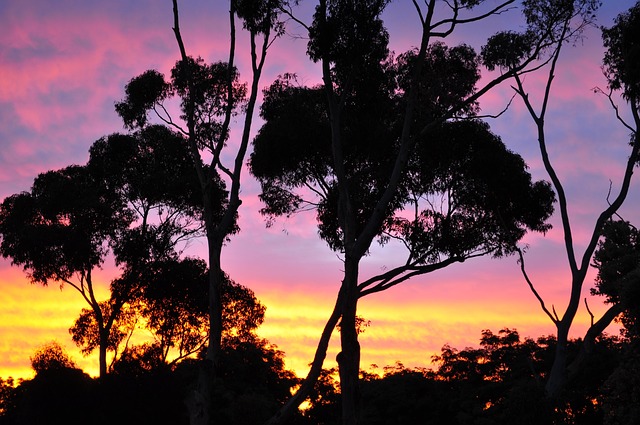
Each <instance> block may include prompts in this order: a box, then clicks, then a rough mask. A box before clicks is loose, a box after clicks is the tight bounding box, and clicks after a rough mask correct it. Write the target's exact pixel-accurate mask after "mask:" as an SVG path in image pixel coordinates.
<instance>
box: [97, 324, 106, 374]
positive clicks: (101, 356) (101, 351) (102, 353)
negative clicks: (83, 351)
mask: <svg viewBox="0 0 640 425" xmlns="http://www.w3.org/2000/svg"><path fill="white" fill-rule="evenodd" d="M99 332H100V346H99V347H98V362H99V365H100V366H99V367H100V379H102V378H104V377H105V376H107V347H108V345H109V332H105V329H103V328H102V327H101V328H100V330H99Z"/></svg>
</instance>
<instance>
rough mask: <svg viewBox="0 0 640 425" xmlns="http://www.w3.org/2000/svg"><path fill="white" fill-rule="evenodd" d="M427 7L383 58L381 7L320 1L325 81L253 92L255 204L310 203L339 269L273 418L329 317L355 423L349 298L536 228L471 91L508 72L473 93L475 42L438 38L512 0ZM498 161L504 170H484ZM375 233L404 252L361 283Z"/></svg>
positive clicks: (535, 213)
mask: <svg viewBox="0 0 640 425" xmlns="http://www.w3.org/2000/svg"><path fill="white" fill-rule="evenodd" d="M435 3H436V2H434V1H430V2H427V5H426V8H424V10H423V9H421V7H420V5H418V3H417V2H414V5H415V6H416V9H417V11H418V18H419V19H420V22H421V24H422V29H423V32H422V37H421V41H420V43H419V44H420V47H419V48H417V49H412V50H410V51H408V52H406V53H404V54H402V55H400V56H398V58H395V59H394V58H392V57H391V56H390V55H389V51H388V47H387V43H388V34H387V32H386V29H385V28H384V25H383V23H382V20H381V18H380V16H381V14H382V12H383V9H384V7H385V6H386V5H387V2H385V1H376V0H370V1H365V2H353V1H324V0H322V1H320V2H319V4H318V6H317V7H316V12H315V15H314V20H313V23H312V24H311V25H309V26H308V31H309V36H310V41H309V44H308V53H309V56H310V57H311V59H312V60H314V61H316V62H319V63H320V64H321V67H322V75H323V84H322V85H319V86H317V87H303V86H299V85H298V84H297V82H296V80H295V78H294V76H292V74H287V75H284V76H282V77H281V78H280V79H279V80H278V81H276V82H275V83H274V84H272V85H271V86H270V87H269V88H268V89H267V90H265V99H264V103H263V105H262V108H261V114H262V117H263V118H264V120H265V125H264V126H263V127H262V128H261V129H260V131H259V133H258V135H257V137H256V138H255V140H254V152H253V154H252V156H251V163H250V165H251V171H252V173H253V174H254V175H255V176H256V177H257V178H258V179H259V180H260V182H261V185H262V194H261V198H262V200H263V201H264V202H265V205H266V206H265V208H264V210H263V212H264V213H265V214H266V215H267V216H268V217H269V220H270V221H269V222H271V221H272V219H273V217H275V216H279V215H287V214H292V213H295V212H299V211H304V210H308V209H314V210H315V211H316V213H317V218H318V223H319V225H318V230H319V234H320V236H321V237H322V238H323V239H324V240H325V241H326V242H327V244H328V245H329V247H330V248H331V249H333V250H335V251H337V252H340V253H341V254H342V261H343V270H344V277H343V280H342V284H341V287H340V291H339V293H338V296H337V300H336V305H335V309H334V311H333V313H332V315H331V318H330V319H329V321H328V323H327V325H326V326H325V328H324V331H323V334H322V336H321V340H320V342H319V345H318V349H317V351H316V356H315V358H314V362H313V364H312V367H311V370H310V372H309V375H308V377H307V379H306V380H305V382H304V383H303V384H302V386H301V389H300V390H299V392H298V393H297V394H296V396H295V397H294V398H292V400H291V401H290V402H289V403H287V405H286V406H285V407H284V408H283V410H282V412H280V414H279V415H278V416H276V417H274V418H273V420H272V422H271V423H279V422H280V421H283V420H285V419H286V416H287V413H288V412H291V411H292V409H293V408H294V407H295V406H297V405H298V404H299V403H301V402H302V401H303V400H304V398H305V397H306V394H308V392H309V391H311V389H312V387H313V382H314V381H315V379H316V378H317V377H318V376H319V374H320V371H321V366H322V362H323V360H324V356H325V354H326V347H327V345H328V341H329V338H330V336H331V333H332V330H333V328H334V327H335V326H336V324H337V323H338V320H339V321H340V323H341V332H340V338H341V348H342V351H341V353H340V354H339V356H338V363H339V366H340V368H339V369H340V385H341V394H342V408H343V417H342V421H343V423H344V424H352V423H357V421H358V413H357V410H358V409H357V404H358V400H359V395H358V394H359V392H358V373H359V362H360V360H359V359H360V346H359V343H358V337H357V327H356V317H357V316H356V313H357V304H358V300H359V299H360V298H361V297H363V296H365V295H367V294H370V293H374V292H380V291H383V290H385V289H387V288H389V287H392V286H394V285H397V284H399V283H401V282H403V281H405V280H407V279H409V278H410V277H412V276H415V275H418V274H423V273H428V272H431V271H434V270H438V269H440V268H443V267H446V266H447V265H449V264H452V263H455V262H460V261H464V260H466V259H468V258H472V257H476V256H480V255H494V256H496V257H499V256H502V255H505V254H509V253H512V252H514V249H515V244H516V242H517V241H518V240H519V239H520V238H521V237H522V236H523V235H524V233H525V231H526V230H527V229H531V230H536V231H545V230H546V229H547V226H546V225H545V224H544V220H545V219H546V218H547V217H548V216H549V215H550V213H551V211H552V199H553V197H552V194H551V191H550V189H549V187H548V185H547V184H545V183H542V182H538V183H532V182H531V178H530V176H529V175H528V173H527V172H526V170H525V164H524V162H523V161H522V159H521V158H520V157H519V156H517V155H515V154H513V153H511V152H509V151H507V150H506V149H505V148H504V145H503V144H502V143H501V142H500V141H499V139H498V138H497V137H496V136H495V135H493V134H491V132H490V131H489V129H488V126H487V125H486V124H483V123H482V122H480V121H479V120H478V119H476V118H477V117H476V114H477V111H478V100H479V98H480V97H481V96H482V95H483V94H485V93H486V92H487V91H489V90H490V89H491V88H492V87H494V86H495V85H497V84H498V83H499V82H501V81H504V80H505V79H507V78H508V77H509V73H506V74H503V75H500V76H498V77H497V78H496V79H495V80H493V81H490V82H488V83H487V84H486V85H484V86H482V87H480V88H476V84H477V83H478V80H479V77H480V70H479V68H478V57H477V55H476V53H475V52H474V51H473V49H472V48H471V47H469V46H466V45H460V46H456V47H447V46H446V45H445V44H443V43H441V42H440V41H439V40H438V39H439V38H444V37H446V36H447V35H449V34H450V33H451V32H453V31H454V30H455V29H456V28H457V27H458V26H459V25H462V24H465V23H470V22H476V21H480V20H482V19H484V18H486V17H488V16H491V15H493V14H497V13H501V12H503V11H504V10H505V9H507V8H508V5H509V4H510V3H512V2H504V3H500V4H499V5H497V6H496V7H495V8H493V9H487V10H485V11H484V12H480V13H477V14H476V15H473V13H474V12H471V11H470V9H471V8H472V7H474V6H477V5H478V4H477V2H455V3H454V4H452V5H450V6H451V13H452V14H451V18H448V19H444V20H442V21H437V20H436V19H435V18H434V12H435V7H436V5H435ZM460 13H464V14H466V15H468V17H465V18H462V17H461V16H460ZM539 48H540V47H539V46H533V47H532V48H531V51H530V52H529V55H528V56H527V59H526V60H525V61H524V62H523V63H520V64H519V65H518V70H523V69H527V67H528V66H529V65H530V64H531V63H532V62H533V61H534V59H535V58H536V57H537V55H538V54H539ZM510 72H514V71H510ZM449 140H451V141H455V142H452V143H450V144H449V143H447V142H448V141H449ZM488 164H494V165H488ZM501 168H503V169H504V174H500V173H496V174H493V173H492V172H493V171H496V170H498V169H501ZM511 183H513V184H514V185H513V186H511V185H510V184H511ZM375 238H379V239H380V240H381V241H382V242H383V243H387V242H390V241H398V242H400V243H401V244H402V245H404V246H405V247H406V248H407V253H408V254H407V260H406V262H405V263H404V264H399V265H397V266H394V267H392V269H391V270H389V271H387V272H385V273H383V274H381V275H378V276H373V277H369V278H364V277H362V276H360V275H359V264H360V261H361V259H362V258H363V257H364V256H365V255H366V254H367V253H368V252H369V250H370V248H371V244H372V242H373V240H374V239H375Z"/></svg>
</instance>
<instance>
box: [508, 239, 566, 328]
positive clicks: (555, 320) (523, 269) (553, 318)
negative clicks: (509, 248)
mask: <svg viewBox="0 0 640 425" xmlns="http://www.w3.org/2000/svg"><path fill="white" fill-rule="evenodd" d="M516 252H517V253H518V256H519V257H520V259H519V260H518V263H519V264H520V271H521V272H522V275H523V276H524V280H525V281H526V282H527V285H529V289H531V292H533V295H534V296H535V297H536V299H537V300H538V302H539V303H540V307H541V308H542V311H544V312H545V314H546V315H547V316H549V319H551V321H552V322H553V323H555V324H558V322H559V321H560V319H559V318H558V315H557V314H555V311H554V314H551V312H550V311H549V309H548V308H547V306H546V305H545V303H544V299H542V297H541V296H540V294H539V293H538V291H537V290H536V288H535V286H534V285H533V282H532V281H531V279H530V278H529V274H528V273H527V269H526V267H525V265H524V254H523V253H522V249H520V248H516Z"/></svg>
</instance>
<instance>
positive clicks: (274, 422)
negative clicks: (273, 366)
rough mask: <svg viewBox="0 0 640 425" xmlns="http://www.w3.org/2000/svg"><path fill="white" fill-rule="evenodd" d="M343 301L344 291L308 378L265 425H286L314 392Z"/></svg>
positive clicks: (336, 305)
mask: <svg viewBox="0 0 640 425" xmlns="http://www.w3.org/2000/svg"><path fill="white" fill-rule="evenodd" d="M342 301H343V295H342V291H340V292H339V293H338V298H337V300H336V304H335V306H334V307H333V312H331V316H330V317H329V320H327V323H326V324H325V325H324V329H323V331H322V335H321V337H320V341H319V342H318V347H317V348H316V354H315V356H314V358H313V362H312V363H311V368H310V369H309V373H308V374H307V377H306V378H305V379H304V381H302V384H300V388H298V391H296V393H295V394H294V395H293V397H291V398H290V399H289V401H287V402H286V403H285V404H284V405H283V406H282V407H281V408H280V410H279V411H278V412H277V413H276V414H275V415H273V417H271V418H270V419H269V420H268V421H267V422H266V423H265V425H281V424H284V423H286V422H287V421H288V420H289V419H290V418H291V416H292V415H293V413H294V412H295V411H296V410H297V409H298V407H299V406H300V405H301V404H302V402H303V401H305V400H306V399H307V397H308V396H309V394H311V391H313V388H314V386H315V383H316V382H317V381H318V378H319V377H320V374H321V372H322V365H323V364H324V359H325V358H326V357H327V348H328V347H329V342H330V340H331V334H332V333H333V330H334V329H335V327H336V325H337V324H338V320H339V319H340V314H341V313H342V310H343V307H342Z"/></svg>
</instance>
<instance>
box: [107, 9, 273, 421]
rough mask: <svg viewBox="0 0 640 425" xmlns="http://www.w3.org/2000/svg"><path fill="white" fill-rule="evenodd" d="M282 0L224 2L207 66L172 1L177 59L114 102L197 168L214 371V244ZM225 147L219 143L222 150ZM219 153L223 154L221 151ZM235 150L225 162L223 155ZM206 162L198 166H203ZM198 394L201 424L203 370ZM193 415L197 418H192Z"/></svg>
mask: <svg viewBox="0 0 640 425" xmlns="http://www.w3.org/2000/svg"><path fill="white" fill-rule="evenodd" d="M285 3H286V1H284V0H257V1H256V0H230V1H229V34H230V43H229V57H228V60H227V61H226V62H222V61H221V62H215V63H212V64H207V63H205V61H204V60H203V59H201V58H199V57H198V58H194V57H192V56H190V55H189V54H188V53H187V48H186V46H185V43H184V41H183V38H182V34H181V31H180V20H179V11H178V1H177V0H173V13H174V26H173V32H174V34H175V38H176V41H177V43H178V47H179V50H180V60H179V61H178V62H177V63H176V66H175V67H174V68H173V70H172V72H171V79H170V81H169V82H165V81H164V77H163V75H162V74H160V73H159V72H157V71H147V72H145V73H144V74H142V75H140V76H139V77H136V78H134V79H132V80H131V81H130V82H129V84H128V85H127V87H126V98H125V99H124V100H123V101H122V102H120V103H118V104H116V111H117V112H118V113H119V114H120V115H121V116H122V118H123V120H124V123H125V126H127V127H129V128H134V127H142V126H144V125H145V124H146V123H147V115H148V113H149V112H150V111H152V112H153V113H154V114H155V116H156V117H157V118H159V119H160V120H161V121H163V122H164V123H165V124H167V125H168V126H170V127H172V128H174V129H175V130H177V131H178V132H180V133H182V134H183V135H184V136H185V137H186V139H187V145H188V147H189V149H190V152H191V156H192V160H193V166H194V168H195V170H196V171H197V175H198V179H199V182H200V188H201V202H202V205H203V207H204V223H205V230H206V238H207V245H208V258H207V260H208V266H209V291H208V294H209V303H208V305H209V311H208V315H209V328H210V330H209V344H208V348H207V355H206V360H207V361H208V362H209V363H210V364H209V366H206V365H205V368H207V367H208V368H209V369H210V370H211V372H212V373H215V370H216V368H217V365H218V363H219V360H220V354H221V350H222V332H223V320H222V314H223V313H222V289H221V288H222V283H223V280H222V276H223V273H222V266H221V254H222V248H223V246H224V244H225V242H226V241H227V240H228V238H229V236H230V235H231V234H233V233H234V232H236V231H238V226H237V222H236V220H237V215H238V208H239V207H240V204H241V199H240V177H241V173H242V168H243V165H244V159H245V155H246V152H247V147H248V144H249V134H250V131H251V125H252V121H253V113H254V109H255V105H256V100H257V96H258V90H259V88H258V84H259V81H260V77H261V74H262V70H263V68H264V64H265V60H266V56H267V51H268V48H269V46H270V45H271V44H272V43H273V41H274V38H275V37H276V36H277V35H278V34H279V31H280V29H281V26H280V24H279V23H278V21H277V16H278V14H277V12H278V10H279V7H280V6H282V5H283V4H285ZM237 18H239V19H240V20H241V21H242V25H243V28H244V29H245V30H246V31H247V33H248V36H249V44H250V46H249V53H250V57H251V72H252V75H251V82H250V84H249V89H248V94H247V86H246V85H245V84H242V83H240V82H239V75H238V71H237V69H236V65H235V55H236V19H237ZM171 97H177V98H178V99H179V100H180V109H181V115H180V119H179V120H178V119H174V118H173V117H172V116H171V115H170V114H169V113H168V111H169V109H168V108H165V107H164V106H163V102H164V101H165V100H167V99H168V98H171ZM240 111H242V112H243V113H244V126H243V128H242V134H241V135H240V136H239V137H238V142H237V143H234V144H233V146H234V147H235V152H232V153H230V154H229V153H228V151H229V149H230V148H231V143H229V141H230V137H231V133H230V124H231V120H232V117H233V116H234V115H236V114H238V113H239V112H240ZM225 147H227V149H225ZM223 152H225V154H226V155H223ZM230 156H235V158H234V159H233V161H232V163H231V164H229V163H227V160H226V158H228V157H230ZM205 164H206V165H205ZM220 176H222V178H223V179H225V181H226V183H227V184H228V186H229V191H228V192H227V196H226V198H225V203H224V209H223V210H222V212H221V214H217V209H216V203H215V199H213V198H212V196H211V186H212V184H213V183H215V182H217V181H218V180H219V179H221V177H220ZM203 373H204V375H203V377H202V382H201V385H200V386H201V388H200V390H198V392H200V393H202V394H200V395H198V398H200V399H201V400H204V402H203V403H200V404H202V406H201V411H200V412H199V413H195V412H194V413H193V422H194V423H207V422H208V421H209V414H208V413H207V406H208V405H210V402H211V394H210V391H209V390H210V388H209V385H210V384H209V383H210V381H211V379H210V376H208V374H209V372H206V371H204V370H203ZM196 416H197V419H196V418H195V417H196Z"/></svg>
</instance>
